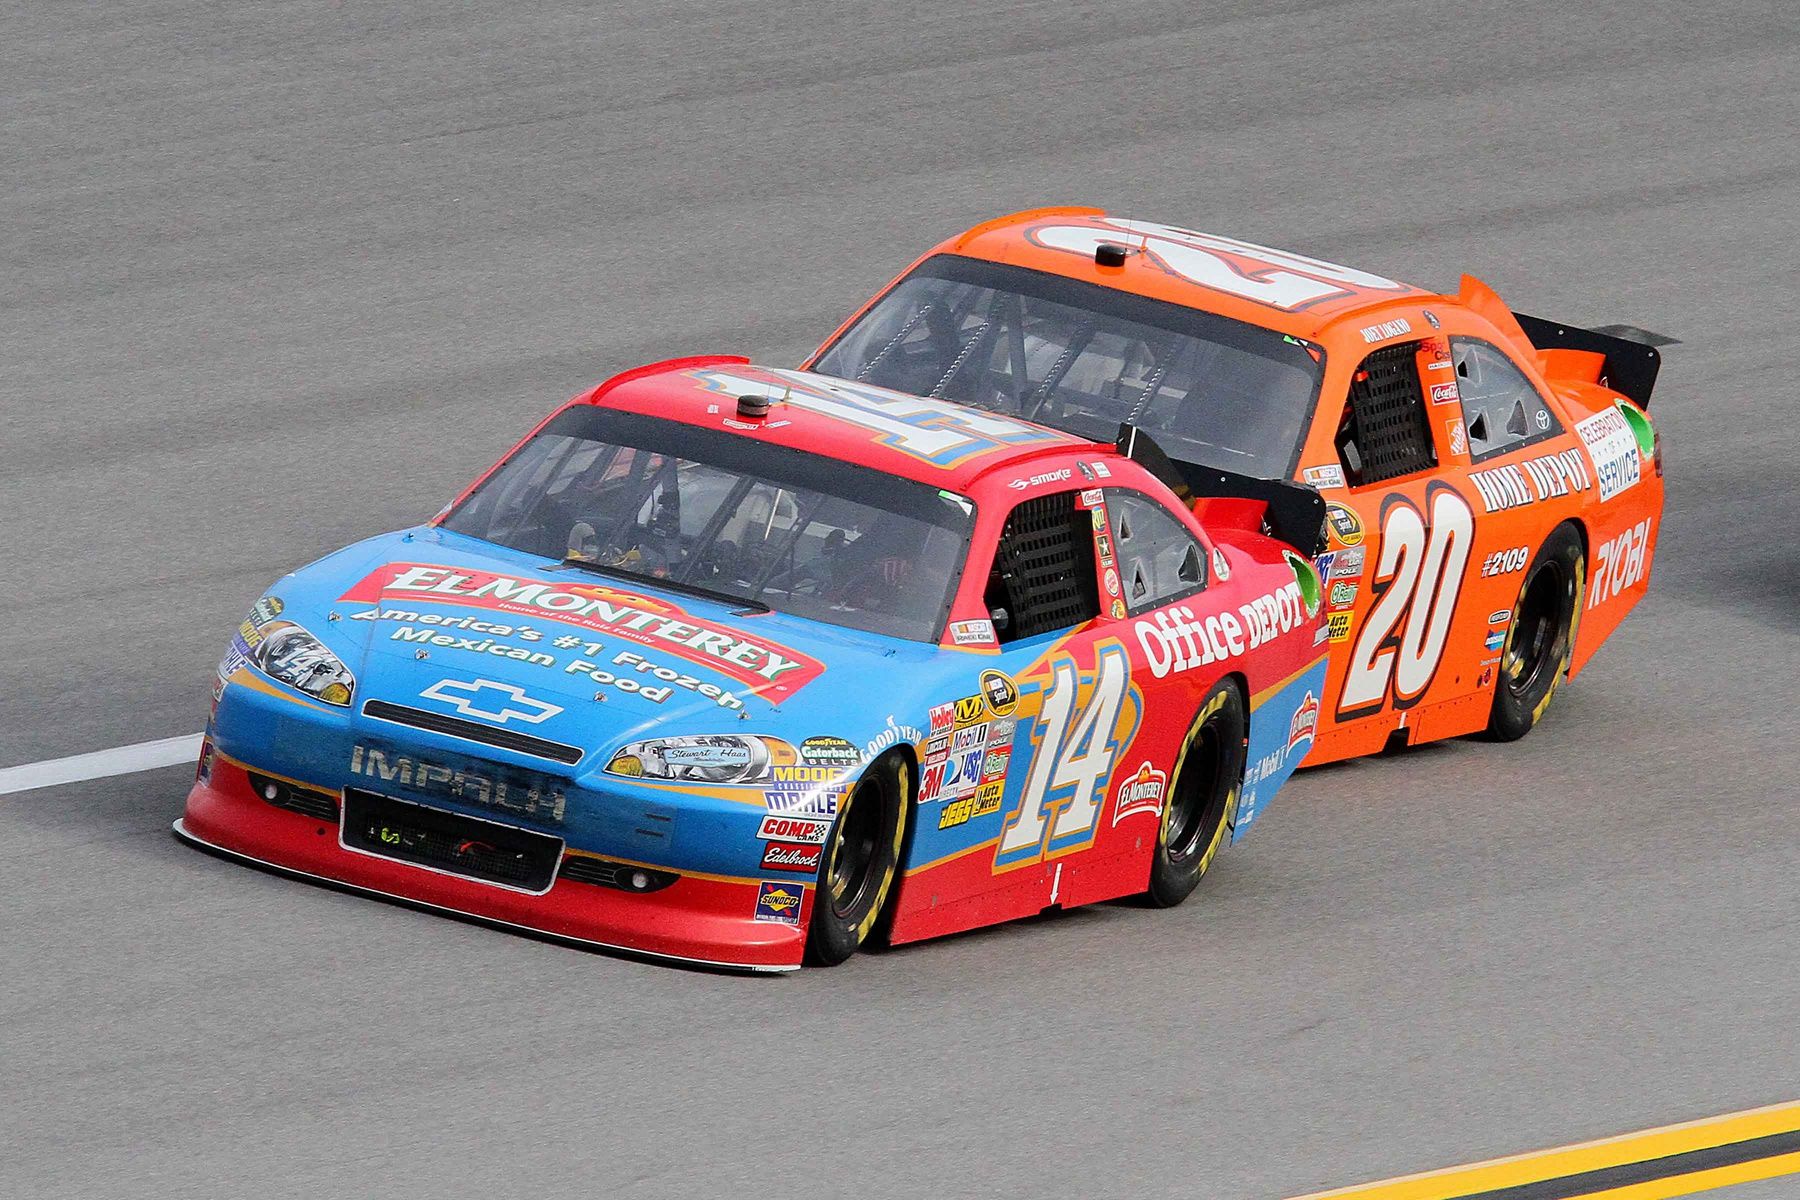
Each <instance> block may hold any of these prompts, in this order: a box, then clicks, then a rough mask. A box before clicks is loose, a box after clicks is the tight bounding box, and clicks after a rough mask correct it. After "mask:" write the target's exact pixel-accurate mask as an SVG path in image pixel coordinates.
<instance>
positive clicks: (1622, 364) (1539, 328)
mask: <svg viewBox="0 0 1800 1200" xmlns="http://www.w3.org/2000/svg"><path fill="white" fill-rule="evenodd" d="M1513 318H1514V319H1515V320H1517V321H1518V322H1519V328H1520V329H1522V330H1524V331H1525V336H1526V337H1527V338H1529V339H1530V340H1531V344H1532V345H1533V346H1535V347H1536V348H1537V349H1539V350H1581V351H1586V352H1587V353H1590V354H1601V355H1604V356H1605V358H1606V363H1605V365H1604V366H1603V367H1601V368H1600V373H1599V376H1598V381H1599V383H1600V384H1601V385H1603V386H1605V387H1608V388H1611V389H1612V390H1613V391H1615V392H1618V393H1619V394H1620V395H1622V396H1624V397H1626V398H1627V399H1629V400H1630V401H1632V402H1633V403H1634V404H1636V405H1637V406H1638V407H1639V408H1644V409H1647V408H1649V407H1650V391H1651V389H1652V388H1654V387H1655V386H1656V373H1657V372H1658V371H1660V370H1661V369H1662V353H1661V352H1660V351H1658V350H1657V348H1656V347H1655V346H1654V345H1651V344H1649V343H1648V342H1647V341H1638V340H1635V339H1633V338H1628V337H1619V336H1617V334H1614V333H1608V332H1604V331H1602V330H1599V329H1582V328H1580V327H1579V326H1575V325H1564V324H1562V323H1561V322H1558V321H1546V320H1544V319H1543V318H1541V317H1528V316H1526V315H1525V314H1524V313H1522V312H1516V313H1514V314H1513ZM1613 328H1621V329H1622V328H1624V327H1613ZM1632 332H1634V333H1638V334H1641V335H1642V336H1644V337H1646V338H1654V337H1656V336H1657V335H1656V334H1652V333H1646V332H1645V331H1643V330H1632ZM1660 340H1662V341H1663V342H1664V343H1665V344H1666V343H1667V342H1668V341H1669V340H1670V339H1660Z"/></svg>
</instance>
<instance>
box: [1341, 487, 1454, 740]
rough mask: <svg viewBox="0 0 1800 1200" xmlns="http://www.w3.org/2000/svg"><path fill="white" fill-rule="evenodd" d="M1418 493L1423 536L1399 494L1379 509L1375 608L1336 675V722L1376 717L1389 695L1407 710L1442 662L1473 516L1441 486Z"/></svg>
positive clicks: (1416, 514)
mask: <svg viewBox="0 0 1800 1200" xmlns="http://www.w3.org/2000/svg"><path fill="white" fill-rule="evenodd" d="M1426 496H1427V499H1426V503H1427V504H1428V505H1429V506H1430V508H1431V526H1430V531H1429V534H1428V533H1427V530H1426V525H1425V520H1424V518H1423V517H1421V516H1420V515H1419V510H1418V509H1417V508H1416V507H1414V505H1413V503H1412V501H1410V500H1408V499H1406V498H1405V497H1404V496H1390V497H1389V498H1388V500H1387V503H1386V505H1385V506H1384V509H1383V511H1382V514H1381V553H1380V555H1379V556H1378V557H1377V559H1376V561H1375V571H1374V575H1373V577H1372V578H1373V585H1372V586H1373V591H1374V594H1375V604H1374V607H1372V608H1371V609H1370V610H1369V615H1368V618H1367V619H1366V620H1364V621H1363V627H1362V629H1361V630H1359V631H1358V633H1357V635H1356V646H1355V648H1354V650H1352V652H1351V654H1350V668H1349V670H1347V671H1346V672H1345V673H1344V688H1343V691H1342V692H1340V693H1339V695H1338V719H1339V720H1349V719H1350V718H1352V717H1366V716H1368V715H1369V714H1370V713H1374V712H1379V711H1381V709H1382V707H1383V705H1384V704H1385V703H1386V701H1387V699H1388V697H1389V696H1390V695H1391V696H1392V697H1393V703H1394V707H1395V708H1397V709H1405V708H1411V707H1412V706H1413V705H1415V704H1417V703H1418V702H1419V699H1420V697H1422V696H1424V695H1425V689H1426V688H1428V687H1430V686H1431V680H1432V677H1433V676H1435V675H1436V674H1437V669H1438V664H1439V663H1440V662H1441V661H1442V660H1443V657H1444V643H1445V642H1446V641H1447V640H1448V639H1449V637H1450V619H1451V617H1453V616H1454V615H1455V613H1456V597H1457V594H1458V592H1460V591H1461V589H1462V581H1463V568H1464V567H1466V566H1468V564H1469V551H1470V549H1471V548H1472V546H1473V543H1474V540H1475V516H1474V514H1473V513H1472V512H1470V511H1469V503H1468V501H1466V500H1464V499H1463V498H1462V497H1461V496H1460V495H1458V494H1457V493H1456V491H1455V490H1454V489H1453V488H1450V487H1447V486H1446V485H1444V484H1441V483H1439V484H1433V485H1432V486H1431V487H1430V488H1428V489H1427V490H1426ZM1402 618H1404V619H1405V624H1404V626H1402V624H1401V621H1402Z"/></svg>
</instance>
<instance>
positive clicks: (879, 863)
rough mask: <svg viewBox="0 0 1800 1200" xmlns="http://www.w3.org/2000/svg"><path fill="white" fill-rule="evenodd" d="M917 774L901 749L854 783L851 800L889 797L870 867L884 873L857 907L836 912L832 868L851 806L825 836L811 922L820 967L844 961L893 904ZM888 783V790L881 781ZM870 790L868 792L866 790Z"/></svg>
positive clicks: (811, 957)
mask: <svg viewBox="0 0 1800 1200" xmlns="http://www.w3.org/2000/svg"><path fill="white" fill-rule="evenodd" d="M913 779H914V773H913V769H912V762H911V760H910V759H909V758H908V757H907V756H906V755H904V754H901V753H899V752H898V751H890V752H888V753H887V754H884V755H882V756H881V757H880V758H878V759H876V760H875V761H874V762H872V763H870V764H869V766H868V767H867V768H866V769H865V770H864V771H863V773H862V775H861V776H860V777H859V778H858V779H857V781H856V783H855V784H854V785H852V791H851V797H852V799H851V803H852V804H862V803H881V802H883V800H884V799H885V800H887V801H888V803H889V808H888V811H887V812H886V813H885V814H884V817H883V820H884V825H883V832H882V834H881V835H880V837H879V839H878V841H877V847H876V857H875V859H874V860H873V862H872V864H871V867H870V869H871V870H874V871H879V872H881V880H880V883H879V885H878V886H877V887H876V888H875V890H874V893H873V894H872V895H871V896H870V897H869V898H868V899H867V901H865V903H864V904H862V905H859V906H858V907H857V909H856V910H854V911H852V912H850V913H848V914H845V915H844V916H839V915H838V914H837V913H836V912H835V911H833V906H832V903H831V894H830V887H831V885H830V872H829V867H830V863H831V861H832V855H833V852H834V851H835V850H836V849H837V846H838V839H839V838H840V837H841V836H842V834H843V830H844V819H845V817H847V816H848V815H849V809H848V806H846V807H845V810H844V811H842V812H840V813H839V814H838V819H837V820H836V821H835V822H833V823H832V827H831V833H830V834H829V835H828V836H827V837H826V839H825V849H824V853H822V854H820V855H819V874H818V876H817V877H816V878H815V879H814V881H813V883H814V887H813V912H812V921H811V923H810V925H809V926H808V929H807V936H806V958H807V961H808V962H810V963H812V964H814V965H816V966H832V965H835V964H837V963H840V962H843V961H844V960H845V959H847V958H849V957H850V956H851V955H852V954H855V953H856V951H857V950H858V949H859V948H860V947H862V946H864V945H866V944H868V943H869V942H870V941H871V940H872V935H874V934H875V933H876V932H877V927H878V926H879V925H881V924H882V920H883V916H884V914H886V913H887V912H888V910H889V909H890V908H891V904H890V902H891V901H892V899H893V896H894V891H895V889H896V887H897V886H898V884H899V881H900V856H901V849H902V846H903V844H904V841H905V838H906V825H907V814H908V813H909V812H910V811H911V810H912V808H913V804H912V787H913ZM884 783H885V784H887V785H889V787H888V788H886V789H885V790H884V789H882V784H884ZM865 788H867V789H869V791H868V792H866V793H865V792H864V791H863V789H865Z"/></svg>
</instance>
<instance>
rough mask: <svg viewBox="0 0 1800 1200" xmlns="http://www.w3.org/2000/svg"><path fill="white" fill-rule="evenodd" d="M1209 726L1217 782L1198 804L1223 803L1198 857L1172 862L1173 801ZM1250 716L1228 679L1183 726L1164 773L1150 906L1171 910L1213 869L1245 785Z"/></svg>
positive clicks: (1148, 895) (1184, 783) (1202, 840)
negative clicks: (1217, 760)
mask: <svg viewBox="0 0 1800 1200" xmlns="http://www.w3.org/2000/svg"><path fill="white" fill-rule="evenodd" d="M1209 726H1211V727H1212V728H1213V729H1214V731H1215V732H1216V733H1217V735H1218V737H1219V744H1220V753H1221V755H1222V761H1221V764H1220V768H1219V771H1218V777H1217V778H1218V782H1217V784H1215V790H1214V791H1213V792H1212V794H1211V795H1209V796H1207V797H1204V798H1203V799H1202V804H1203V805H1204V806H1205V807H1208V808H1210V807H1213V806H1214V804H1215V802H1216V801H1217V799H1218V795H1217V790H1216V789H1217V788H1221V787H1222V788H1223V789H1224V790H1225V792H1226V795H1225V797H1224V802H1223V803H1222V804H1218V805H1217V808H1218V815H1217V818H1216V819H1215V820H1213V821H1212V822H1211V824H1210V826H1209V827H1207V828H1203V829H1202V830H1201V831H1200V837H1199V843H1198V844H1199V846H1200V849H1199V852H1198V853H1195V854H1191V855H1188V856H1186V857H1184V858H1176V857H1175V856H1174V855H1173V854H1172V853H1171V852H1170V848H1169V830H1170V827H1171V825H1172V824H1173V816H1174V811H1175V804H1176V801H1177V798H1178V797H1179V796H1180V795H1181V789H1182V788H1183V787H1186V786H1188V781H1187V780H1186V779H1184V778H1183V775H1184V771H1185V769H1186V768H1187V767H1188V766H1189V761H1188V758H1189V751H1190V750H1191V749H1192V748H1193V747H1194V745H1195V744H1196V742H1197V741H1198V740H1199V737H1200V734H1201V732H1202V730H1204V729H1206V728H1208V727H1209ZM1249 729H1250V720H1249V714H1248V713H1247V712H1246V710H1245V707H1244V697H1243V694H1242V693H1241V692H1240V691H1239V690H1238V688H1237V686H1236V684H1235V683H1233V682H1232V681H1231V680H1229V679H1225V680H1220V681H1219V682H1218V683H1216V684H1214V685H1213V687H1212V690H1211V691H1209V692H1207V694H1206V699H1204V700H1202V701H1201V702H1200V707H1199V709H1198V710H1196V712H1195V714H1194V719H1193V721H1192V722H1190V724H1189V726H1188V733H1187V737H1186V738H1185V739H1183V741H1182V743H1181V756H1180V757H1179V758H1178V759H1177V760H1176V763H1175V769H1174V770H1173V771H1171V772H1170V773H1169V787H1168V790H1167V792H1166V793H1165V795H1164V800H1163V811H1162V824H1161V826H1160V828H1159V829H1158V831H1157V835H1156V852H1155V854H1154V855H1152V856H1151V860H1150V886H1149V889H1148V890H1147V891H1146V892H1145V897H1146V898H1147V899H1148V900H1149V902H1150V903H1151V904H1152V905H1154V906H1156V907H1158V908H1172V907H1174V906H1175V905H1177V904H1180V903H1181V902H1182V901H1183V900H1185V899H1187V898H1188V896H1189V895H1191V894H1192V893H1193V891H1194V889H1195V888H1196V887H1198V886H1199V885H1200V879H1201V877H1202V876H1203V875H1205V874H1206V872H1207V870H1208V869H1209V868H1210V867H1211V866H1212V862H1213V859H1214V858H1216V857H1217V856H1218V853H1219V850H1220V848H1221V847H1222V846H1224V844H1225V837H1226V831H1227V830H1228V829H1230V827H1231V824H1232V821H1233V820H1234V819H1235V818H1236V815H1237V805H1238V794H1239V792H1240V790H1241V789H1242V788H1243V785H1244V763H1245V759H1246V756H1247V754H1248V746H1249Z"/></svg>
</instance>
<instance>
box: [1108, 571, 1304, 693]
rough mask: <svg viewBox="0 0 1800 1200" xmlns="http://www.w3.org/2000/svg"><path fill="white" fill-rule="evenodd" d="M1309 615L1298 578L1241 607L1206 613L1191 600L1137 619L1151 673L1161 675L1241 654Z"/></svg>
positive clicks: (1297, 623)
mask: <svg viewBox="0 0 1800 1200" xmlns="http://www.w3.org/2000/svg"><path fill="white" fill-rule="evenodd" d="M1308 619H1309V618H1308V617H1307V615H1306V601H1305V600H1304V599H1303V598H1302V597H1301V595H1300V585H1299V583H1297V582H1295V583H1288V584H1283V585H1282V586H1281V587H1279V588H1277V589H1275V590H1274V591H1272V592H1270V593H1268V594H1267V595H1265V596H1258V597H1257V598H1256V599H1254V600H1252V601H1250V602H1249V603H1248V604H1244V605H1241V606H1240V607H1239V608H1238V610H1237V611H1236V612H1220V613H1208V614H1207V615H1206V616H1204V617H1200V616H1195V615H1194V610H1193V609H1191V608H1189V607H1188V606H1187V605H1185V604H1177V605H1174V606H1172V607H1170V608H1165V609H1163V610H1162V611H1161V612H1159V613H1157V614H1156V615H1155V616H1154V617H1150V618H1147V619H1144V620H1140V621H1136V622H1134V623H1133V629H1134V630H1135V631H1136V633H1137V640H1138V645H1139V646H1142V647H1143V650H1144V657H1145V659H1146V660H1147V661H1148V662H1149V664H1150V673H1151V674H1152V675H1154V676H1156V677H1157V678H1158V679H1161V678H1163V677H1164V676H1165V675H1168V674H1169V673H1170V672H1179V671H1188V670H1192V669H1193V668H1195V667H1203V666H1205V665H1206V664H1208V663H1214V662H1219V661H1222V660H1224V659H1228V658H1236V657H1237V656H1238V655H1240V654H1244V653H1246V652H1248V651H1251V650H1254V649H1256V648H1257V647H1258V646H1260V645H1262V644H1263V643H1264V642H1270V641H1274V640H1275V639H1276V638H1278V637H1280V636H1281V635H1282V634H1284V633H1286V632H1287V631H1288V630H1290V629H1294V628H1297V627H1299V626H1301V625H1305V624H1307V622H1308Z"/></svg>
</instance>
